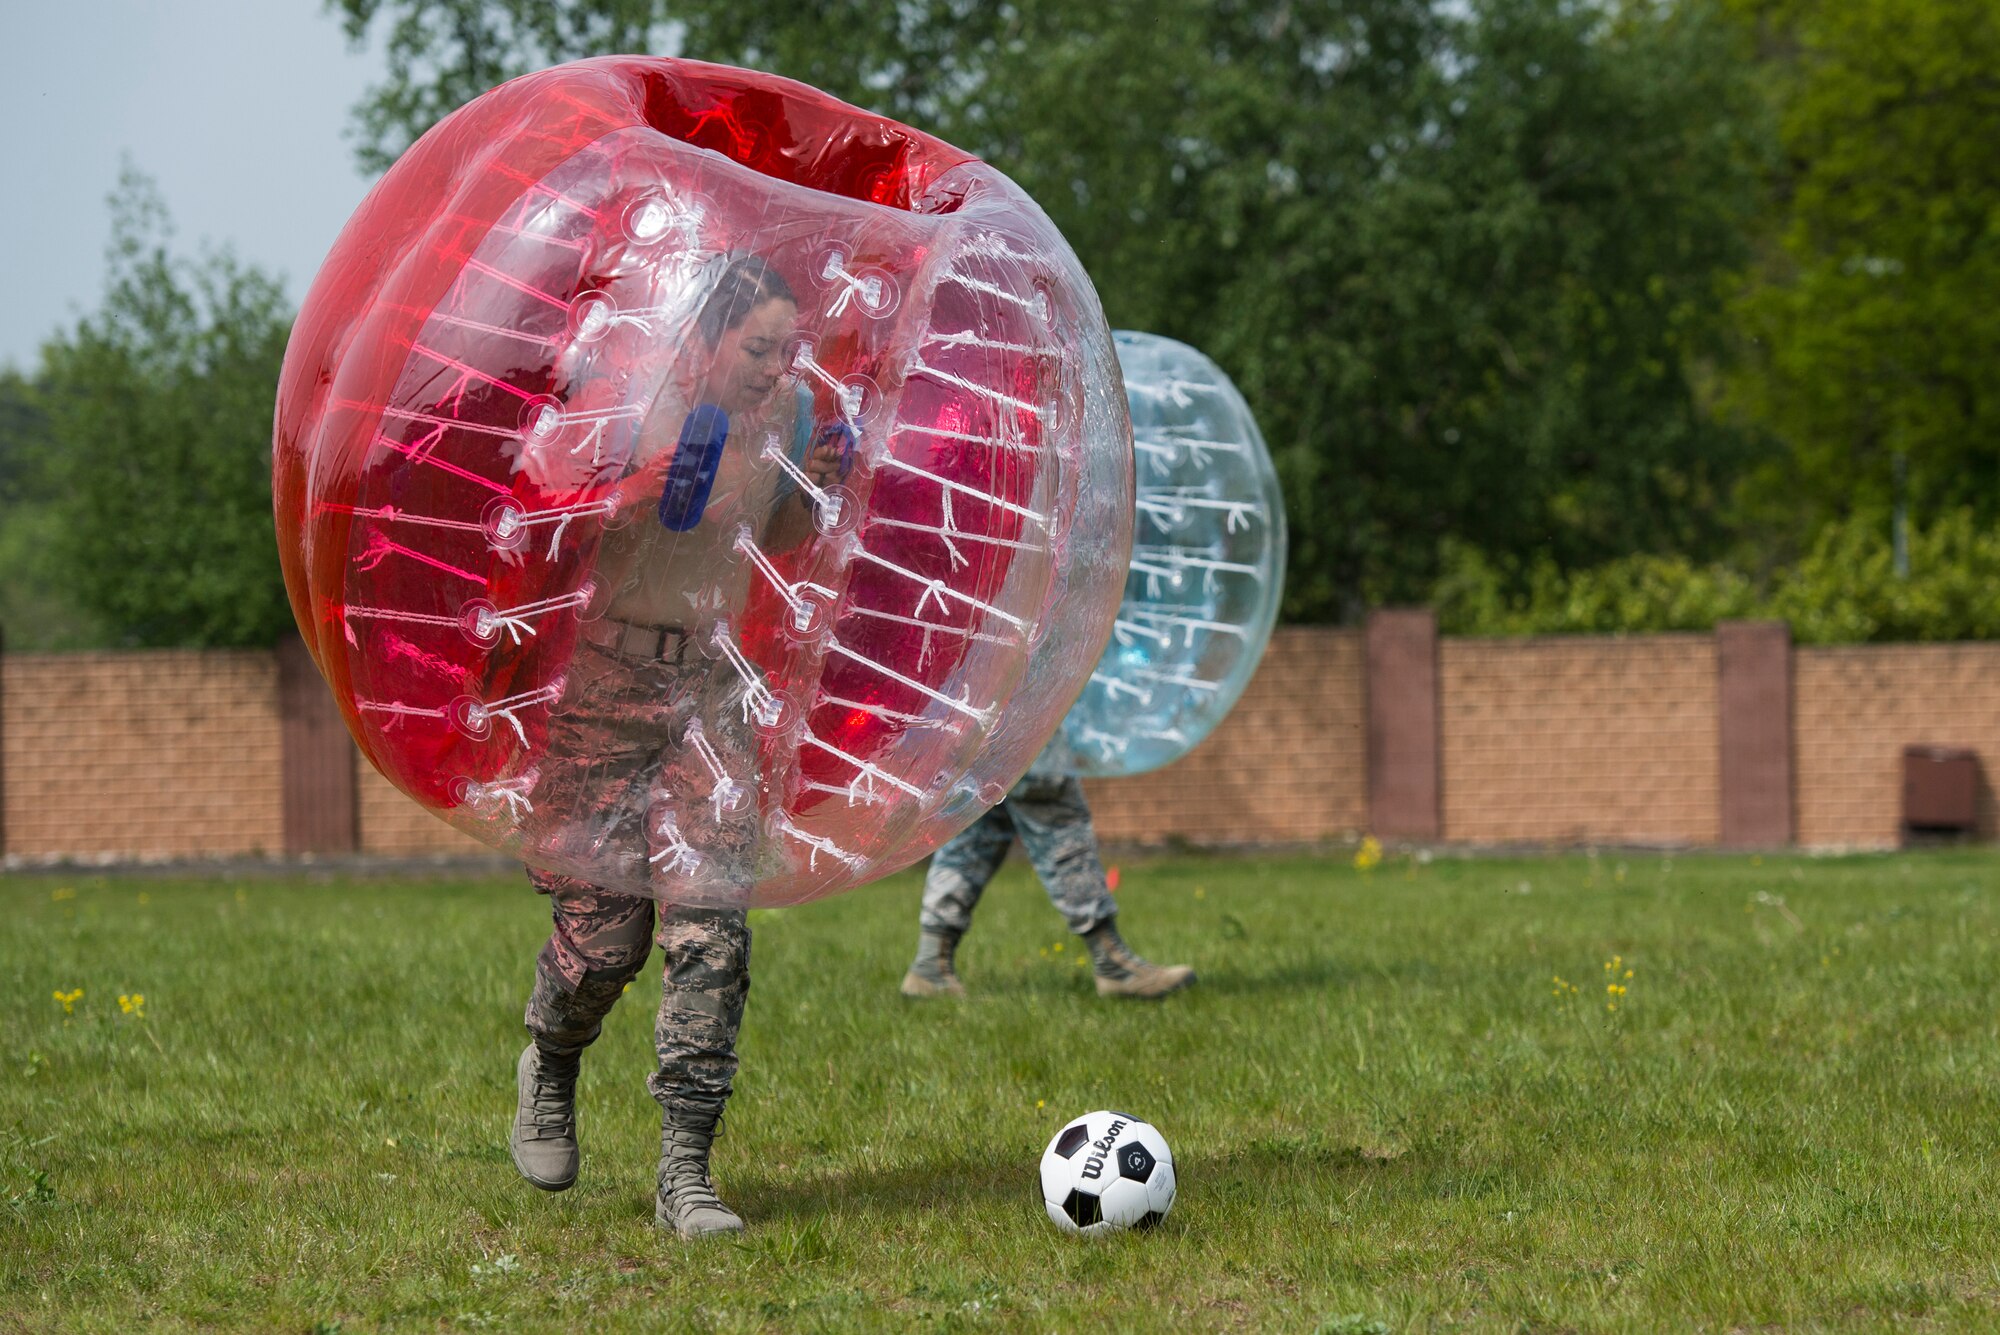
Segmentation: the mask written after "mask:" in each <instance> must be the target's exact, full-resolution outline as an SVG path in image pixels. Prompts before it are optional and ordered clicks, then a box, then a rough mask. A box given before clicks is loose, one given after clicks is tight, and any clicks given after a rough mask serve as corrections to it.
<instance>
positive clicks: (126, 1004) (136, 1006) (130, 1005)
mask: <svg viewBox="0 0 2000 1335" xmlns="http://www.w3.org/2000/svg"><path fill="white" fill-rule="evenodd" d="M118 1009H119V1010H121V1011H123V1012H124V1013H125V1014H127V1015H130V1016H132V1017H134V1018H135V1019H140V1020H143V1019H145V1018H146V994H145V993H144V992H134V993H132V994H130V995H129V996H128V995H126V994H125V993H123V992H121V993H119V994H118Z"/></svg>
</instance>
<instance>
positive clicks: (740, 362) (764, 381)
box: [704, 297, 799, 413]
mask: <svg viewBox="0 0 2000 1335" xmlns="http://www.w3.org/2000/svg"><path fill="white" fill-rule="evenodd" d="M798 318H799V308H798V307H797V306H795V305H793V304H792V303H791V302H789V301H787V300H785V299H784V298H783V297H771V298H769V299H768V300H766V301H764V302H762V303H760V304H759V305H757V306H755V307H753V308H752V309H751V311H750V313H749V314H748V315H746V316H744V317H743V319H742V320H741V321H739V322H738V323H737V325H736V327H735V328H733V329H728V330H724V331H723V335H722V338H721V339H720V340H719V341H718V342H717V343H716V345H715V361H714V362H713V363H712V364H711V365H710V367H709V372H708V385H707V393H706V395H705V396H704V397H705V398H707V400H708V401H709V402H710V403H713V404H715V405H716V406H717V407H718V408H721V409H722V410H723V411H724V412H729V413H747V412H749V411H750V410H751V409H752V408H755V407H756V406H757V405H758V404H760V403H762V402H763V401H764V400H765V399H767V398H769V397H770V396H771V391H772V390H774V389H776V388H777V387H778V381H779V379H780V378H781V377H782V376H783V375H784V371H785V368H784V365H783V359H784V355H785V340H786V339H788V338H790V337H791V336H792V327H793V326H794V325H795V324H797V323H798Z"/></svg>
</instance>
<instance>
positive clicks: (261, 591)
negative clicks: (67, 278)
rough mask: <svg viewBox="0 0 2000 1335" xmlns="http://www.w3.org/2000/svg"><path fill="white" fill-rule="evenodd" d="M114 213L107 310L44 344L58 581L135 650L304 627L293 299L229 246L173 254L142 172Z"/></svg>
mask: <svg viewBox="0 0 2000 1335" xmlns="http://www.w3.org/2000/svg"><path fill="white" fill-rule="evenodd" d="M112 211H113V227H112V242H111V247H110V250H109V253H108V256H107V260H108V265H109V273H108V278H107V285H106V291H105V297H104V302H103V305H102V306H101V308H100V309H99V310H98V311H97V313H96V314H94V315H91V316H88V317H86V318H85V319H83V320H82V321H81V322H79V323H78V324H77V326H76V328H75V329H73V330H71V331H68V332H66V333H63V334H60V335H58V336H57V337H56V338H54V339H53V340H51V341H50V342H49V343H48V344H47V345H46V347H45V348H44V349H43V367H44V370H43V376H42V381H41V385H40V390H39V393H38V394H37V396H36V397H37V400H38V402H39V405H40V407H41V411H42V412H43V413H45V414H46V439H47V449H46V451H45V452H44V454H43V457H42V458H41V460H40V470H39V471H40V481H39V487H40V494H41V495H42V496H43V497H45V498H46V499H45V504H46V507H47V509H46V514H47V516H48V517H49V520H50V522H49V524H48V527H47V530H46V535H45V536H46V539H47V543H48V546H47V551H46V558H47V567H46V568H47V570H48V571H49V575H50V579H51V581H52V584H53V591H54V592H55V593H57V594H59V595H60V596H61V597H62V598H63V599H64V600H65V601H66V602H69V603H72V604H74V605H75V606H77V607H80V608H81V609H83V610H84V611H85V612H87V613H88V614H90V615H92V616H94V617H96V618H97V619H99V620H100V621H101V622H102V623H103V624H104V625H105V627H107V628H108V632H109V634H110V635H111V636H112V638H113V639H114V640H115V642H117V643H121V644H130V645H267V644H270V643H272V642H273V641H274V640H275V639H276V638H277V637H278V635H279V634H281V633H282V632H283V631H285V630H286V629H287V628H288V627H289V626H290V625H291V616H290V612H289V610H288V608H287V605H286V602H285V594H284V584H283V581H282V579H281V577H280V575H279V571H278V563H277V559H276V539H275V535H274V526H273V522H272V517H271V483H270V452H271V446H270V429H271V405H272V402H273V401H274V399H275V397H276V392H277V382H278V366H279V362H280V361H281V359H282V358H283V355H284V348H285V338H286V335H287V333H288V332H289V328H290V321H291V315H290V306H289V304H288V303H287V302H286V300H285V296H284V293H283V291H282V290H281V289H280V287H279V285H278V284H277V283H276V282H275V281H274V280H272V279H271V278H268V277H266V276H265V275H263V274H261V273H259V272H258V271H257V270H256V269H254V268H251V267H249V266H247V265H244V264H242V263H240V262H238V261H237V260H235V259H234V258H233V257H231V256H230V255H229V254H228V253H227V252H222V253H219V254H211V255H208V256H205V257H204V258H202V259H201V260H199V261H192V262H190V261H184V260H180V259H176V258H175V257H174V256H173V255H172V254H171V253H170V251H169V248H168V243H169V239H170V235H171V228H170V225H169V222H168V219H167V214H166V209H165V206H164V205H163V204H162V203H161V201H160V198H159V195H158V192H157V191H156V190H155V189H154V188H153V186H152V185H151V183H150V182H149V181H147V180H146V179H145V178H144V177H142V176H140V175H139V174H138V173H136V172H135V171H133V170H132V169H131V168H129V167H128V168H127V169H126V170H125V173H124V175H123V177H122V178H121V181H120V185H119V189H118V193H117V194H116V195H114V196H113V199H112Z"/></svg>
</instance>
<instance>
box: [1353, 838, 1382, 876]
mask: <svg viewBox="0 0 2000 1335" xmlns="http://www.w3.org/2000/svg"><path fill="white" fill-rule="evenodd" d="M1381 864H1382V841H1381V840H1380V839H1377V838H1376V837H1375V836H1374V835H1372V834H1371V835H1369V836H1368V837H1367V838H1366V839H1363V840H1362V841H1361V847H1359V848H1357V849H1355V850H1354V870H1356V871H1359V872H1370V871H1374V870H1375V868H1377V867H1378V866H1380V865H1381Z"/></svg>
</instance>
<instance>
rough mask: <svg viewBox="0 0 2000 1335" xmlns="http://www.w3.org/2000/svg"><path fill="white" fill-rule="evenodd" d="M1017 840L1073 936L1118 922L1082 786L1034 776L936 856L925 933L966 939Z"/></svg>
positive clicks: (927, 890)
mask: <svg viewBox="0 0 2000 1335" xmlns="http://www.w3.org/2000/svg"><path fill="white" fill-rule="evenodd" d="M1016 835H1019V836H1020V839H1021V843H1022V845H1023V846H1024V847H1025V848H1026V849H1027V850H1028V859H1029V861H1031V862H1033V863H1034V865H1035V874H1036V875H1037V876H1039V877H1041V879H1042V888H1043V889H1045V890H1047V891H1048V892H1049V900H1050V902H1051V903H1053V904H1054V905H1055V906H1056V911H1057V912H1059V913H1061V914H1062V915H1063V920H1064V921H1065V922H1066V923H1068V924H1069V929H1070V930H1071V931H1072V932H1075V933H1077V934H1079V935H1081V934H1082V933H1084V932H1087V931H1089V930H1090V929H1091V928H1092V927H1094V926H1096V925H1097V924H1098V923H1100V922H1103V921H1105V920H1106V919H1108V918H1112V917H1115V916H1116V915H1117V913H1118V904H1117V901H1116V900H1114V899H1112V897H1111V891H1110V889H1109V888H1108V887H1107V886H1106V885H1105V883H1104V864H1103V863H1102V862H1101V861H1099V860H1098V856H1097V831H1096V830H1095V829H1093V828H1092V826H1091V823H1090V807H1089V806H1088V805H1086V804H1085V802H1084V800H1083V784H1081V783H1080V782H1078V781H1077V780H1076V779H1075V778H1074V777H1071V776H1064V777H1061V778H1053V777H1043V776H1040V775H1037V774H1033V773H1030V774H1029V775H1028V777H1026V778H1024V779H1022V780H1021V781H1020V782H1019V783H1017V784H1015V785H1014V787H1013V788H1012V790H1010V791H1009V792H1008V794H1007V797H1006V800H1005V801H1003V802H1001V803H1000V805H999V806H997V807H995V808H993V809H992V810H991V811H989V812H987V813H986V814H985V815H984V816H981V817H980V818H979V819H978V820H977V821H975V822H973V824H972V826H971V827H970V828H969V829H967V830H966V831H965V832H964V833H963V834H961V835H959V836H958V837H957V838H956V839H953V840H952V841H951V842H950V843H948V844H946V845H945V846H944V847H943V848H940V849H939V850H938V851H937V852H936V853H935V854H933V855H932V857H931V866H930V871H929V872H928V873H927V874H926V875H925V877H924V910H923V928H924V930H925V931H927V932H938V931H943V932H956V933H961V934H962V933H963V932H964V931H965V930H966V929H967V928H968V927H970V926H971V925H972V910H973V909H974V907H976V906H977V905H978V903H979V896H980V895H982V894H983V893H985V890H986V884H987V882H989V881H991V880H992V879H993V874H994V873H995V872H997V871H999V870H1000V864H1001V863H1002V862H1004V861H1006V859H1007V849H1008V848H1009V847H1010V846H1011V845H1012V844H1013V842H1014V837H1015V836H1016Z"/></svg>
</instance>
